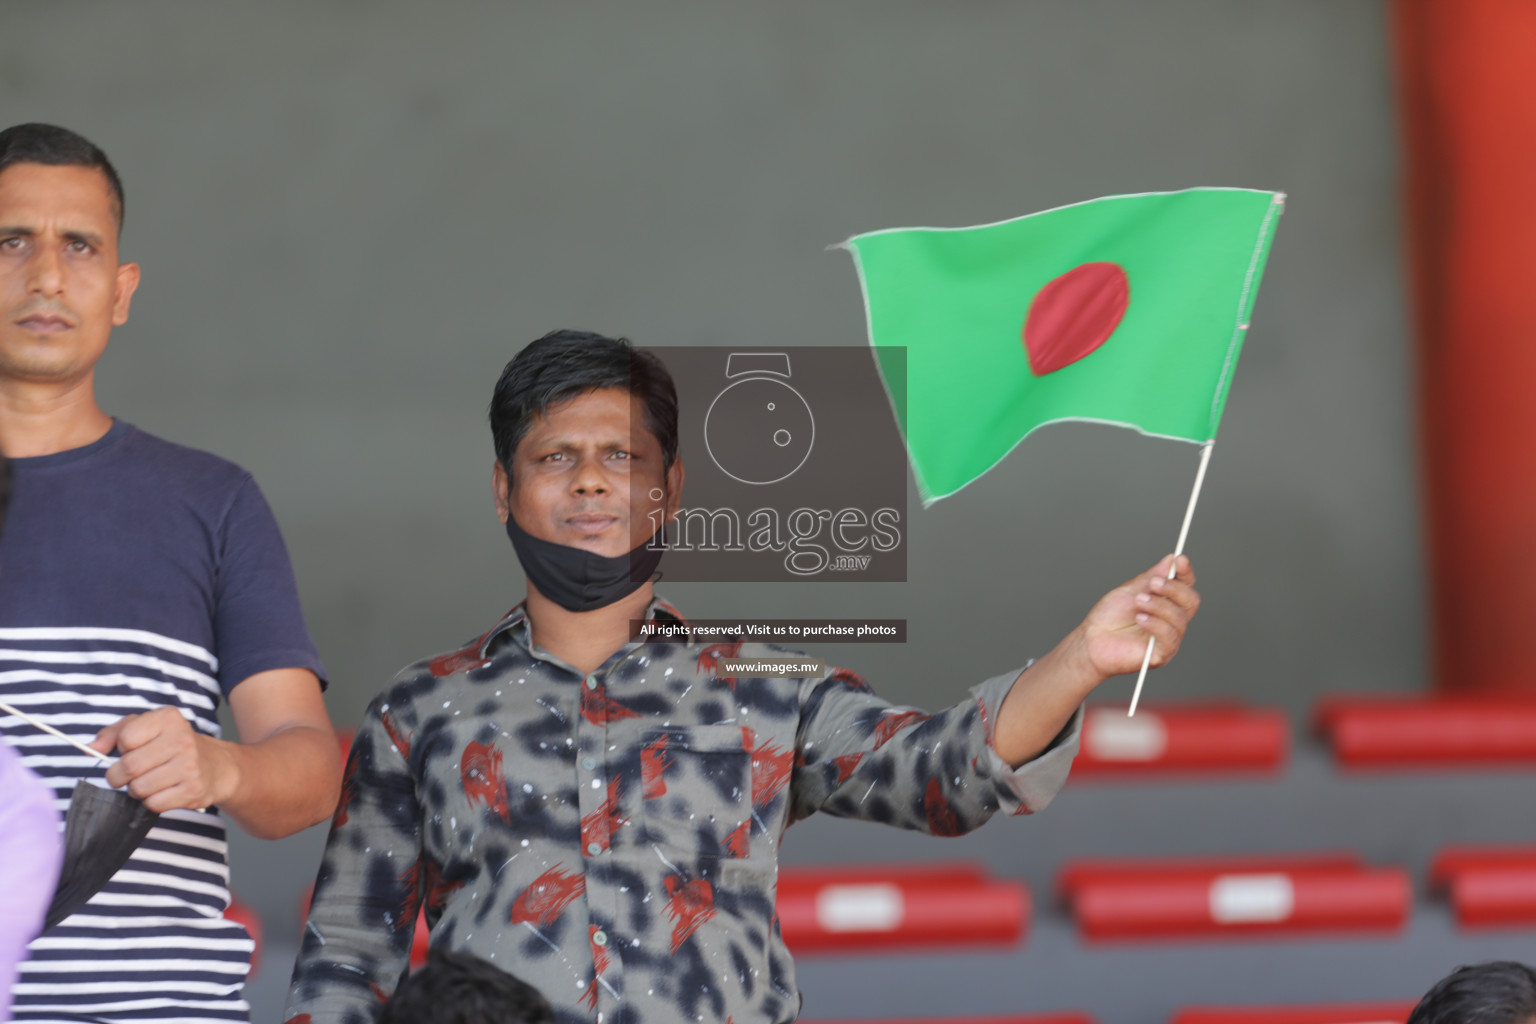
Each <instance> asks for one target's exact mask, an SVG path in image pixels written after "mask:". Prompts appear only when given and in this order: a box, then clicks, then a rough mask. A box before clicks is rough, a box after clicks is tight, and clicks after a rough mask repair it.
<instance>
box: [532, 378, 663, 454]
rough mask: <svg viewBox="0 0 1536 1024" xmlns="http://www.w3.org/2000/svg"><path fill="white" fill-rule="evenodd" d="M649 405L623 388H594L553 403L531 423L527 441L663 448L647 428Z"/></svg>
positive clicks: (534, 417) (537, 414)
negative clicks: (637, 445)
mask: <svg viewBox="0 0 1536 1024" xmlns="http://www.w3.org/2000/svg"><path fill="white" fill-rule="evenodd" d="M644 416H645V405H644V402H641V399H639V398H636V396H634V395H631V393H630V391H628V390H625V388H619V387H604V388H594V390H591V391H582V393H581V395H571V396H570V398H562V399H561V401H558V402H551V404H550V405H548V408H545V410H544V413H542V415H541V413H535V416H533V419H530V421H528V433H527V434H525V438H527V439H538V441H539V442H541V444H544V442H559V441H562V439H568V441H578V439H579V441H596V442H604V441H608V442H614V444H653V445H659V444H660V442H657V441H656V436H654V434H651V431H650V430H648V428H647V427H645V419H644Z"/></svg>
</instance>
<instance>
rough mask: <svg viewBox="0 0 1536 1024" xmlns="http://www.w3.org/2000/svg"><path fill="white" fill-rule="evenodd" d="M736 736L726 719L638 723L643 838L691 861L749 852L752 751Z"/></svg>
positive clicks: (740, 735) (737, 731) (740, 734)
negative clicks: (687, 723) (640, 726)
mask: <svg viewBox="0 0 1536 1024" xmlns="http://www.w3.org/2000/svg"><path fill="white" fill-rule="evenodd" d="M744 739H745V737H744V735H743V732H742V729H741V728H740V727H739V726H734V725H692V726H649V727H647V728H645V729H644V730H643V731H642V733H641V735H640V737H639V761H640V765H639V768H640V771H639V774H640V790H641V800H640V825H641V829H642V835H641V838H642V840H643V841H644V842H646V843H652V844H654V845H656V846H657V847H658V848H660V849H661V850H662V851H664V852H666V851H671V852H672V853H675V854H677V855H679V856H681V857H684V858H686V859H687V860H689V861H691V862H695V863H699V862H710V861H715V860H719V859H722V858H724V859H740V858H745V857H746V856H747V855H748V854H749V853H750V850H751V847H750V837H751V832H752V755H751V753H750V751H749V750H748V749H747V747H746V746H745V743H744ZM677 866H678V867H679V868H681V867H684V865H682V864H678V865H677Z"/></svg>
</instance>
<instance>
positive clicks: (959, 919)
mask: <svg viewBox="0 0 1536 1024" xmlns="http://www.w3.org/2000/svg"><path fill="white" fill-rule="evenodd" d="M1029 913H1030V899H1029V890H1028V888H1027V887H1026V886H1025V885H1024V883H1022V882H1017V881H1010V880H999V879H993V878H990V877H988V875H987V873H986V871H985V870H984V869H983V868H981V867H979V866H977V865H973V864H938V865H932V866H907V867H889V866H884V865H863V866H858V867H838V868H782V869H780V872H779V889H778V917H779V927H780V930H781V931H782V933H783V936H784V941H785V942H786V943H787V944H788V945H789V947H790V949H792V950H793V951H794V952H795V953H797V954H803V953H827V952H849V953H854V952H863V951H867V950H872V949H893V948H908V949H923V948H935V947H950V946H996V945H1003V946H1011V945H1015V944H1017V943H1018V942H1020V941H1022V939H1023V937H1024V932H1025V928H1026V925H1027V923H1028V920H1029Z"/></svg>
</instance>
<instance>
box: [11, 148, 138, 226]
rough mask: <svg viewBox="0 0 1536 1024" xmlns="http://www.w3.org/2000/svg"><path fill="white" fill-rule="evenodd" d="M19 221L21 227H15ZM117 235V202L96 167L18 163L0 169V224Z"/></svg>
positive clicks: (103, 176) (102, 173) (106, 181)
mask: <svg viewBox="0 0 1536 1024" xmlns="http://www.w3.org/2000/svg"><path fill="white" fill-rule="evenodd" d="M18 218H21V219H22V220H23V221H24V222H28V223H23V224H18V223H17V219H18ZM34 221H35V222H37V226H39V227H40V226H43V225H44V224H45V223H49V222H55V221H57V226H58V227H59V228H61V229H66V230H67V229H70V228H79V229H85V230H94V231H97V232H98V233H99V232H102V231H106V230H107V229H109V228H110V230H111V233H112V235H113V236H115V235H116V233H117V201H116V199H115V197H114V196H113V194H112V185H111V183H110V182H109V181H108V180H107V176H106V173H105V172H103V171H102V170H100V169H99V168H96V167H77V166H75V165H72V164H71V165H65V166H59V167H56V166H53V165H51V164H33V163H19V164H12V165H11V166H9V167H7V168H5V169H4V170H0V222H3V223H4V224H6V225H7V226H32V225H31V223H30V222H34Z"/></svg>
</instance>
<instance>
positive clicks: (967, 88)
mask: <svg viewBox="0 0 1536 1024" xmlns="http://www.w3.org/2000/svg"><path fill="white" fill-rule="evenodd" d="M33 119H36V120H47V121H56V122H59V123H63V124H66V125H69V126H72V127H74V128H76V129H78V130H80V131H82V132H84V133H86V134H87V135H89V136H90V137H92V138H93V139H94V140H96V141H97V142H99V143H100V144H101V145H103V146H104V147H105V148H106V149H107V150H108V152H109V153H110V154H111V155H112V157H113V159H114V160H115V161H116V162H117V165H118V167H119V169H120V171H121V172H122V174H123V176H124V178H125V181H126V184H127V189H128V228H127V230H128V234H127V237H126V253H127V255H128V256H129V257H130V258H133V259H136V260H138V261H140V262H141V263H142V264H143V267H144V284H143V286H142V288H141V290H140V293H139V298H138V300H137V301H136V304H135V308H134V314H133V318H132V321H131V322H130V323H129V324H128V325H127V326H126V327H124V328H122V329H120V330H119V331H118V332H117V334H116V335H115V336H114V339H113V342H112V345H111V348H110V349H109V352H108V355H107V357H106V359H105V360H104V362H103V364H102V366H101V368H100V393H101V396H102V399H103V401H104V404H105V405H106V407H107V408H108V409H109V411H111V412H113V413H116V414H119V415H121V416H124V417H125V418H128V419H130V420H132V421H134V422H136V423H138V424H139V425H141V426H143V427H145V428H147V429H150V430H152V431H155V432H158V433H161V434H163V435H165V436H168V437H171V438H173V439H176V440H179V441H182V442H185V443H189V444H193V445H197V446H201V447H206V448H209V449H212V450H214V451H216V452H219V453H221V454H223V455H226V456H228V457H230V458H233V459H235V460H236V461H238V462H240V463H242V464H244V465H245V466H247V467H248V468H250V469H251V470H252V471H253V472H254V473H255V474H256V476H257V478H258V480H259V481H260V482H261V484H262V486H263V487H264V489H265V491H266V494H267V496H268V498H269V500H270V501H271V502H272V504H273V506H274V507H275V509H276V511H277V514H278V517H279V519H280V520H281V522H282V525H283V527H284V530H285V532H286V535H287V538H288V542H289V545H290V547H291V549H292V553H293V557H294V561H295V564H296V566H297V571H298V575H299V579H300V584H301V586H302V589H303V595H304V601H305V605H306V608H307V611H308V613H309V617H310V623H311V626H312V629H313V631H314V634H315V636H316V639H317V640H318V642H319V644H320V646H321V649H322V652H323V654H324V655H325V657H326V660H327V662H328V664H329V666H330V670H331V675H332V679H333V685H332V688H331V691H330V696H329V700H330V706H331V710H332V714H333V716H334V718H335V719H336V720H337V722H338V723H339V724H351V723H353V722H355V721H356V719H357V717H358V715H359V714H360V712H361V709H362V707H363V705H364V704H365V703H366V701H367V700H368V699H369V697H370V696H371V695H372V694H373V693H374V692H376V691H377V690H378V689H379V688H380V687H381V686H382V685H384V684H385V683H386V682H387V681H388V679H389V678H390V676H391V675H392V674H393V672H394V671H395V670H396V669H397V668H398V667H399V666H400V665H401V664H403V663H405V662H407V661H410V660H412V659H414V658H416V657H419V656H421V655H423V654H425V653H428V652H432V651H437V650H442V649H444V648H447V647H450V646H452V645H455V644H456V643H458V642H459V641H460V640H462V639H464V638H466V637H469V636H472V635H475V634H476V633H478V632H479V631H481V630H482V629H483V628H484V627H485V626H486V625H487V624H489V623H490V622H492V621H494V620H495V619H496V618H497V617H498V616H499V615H500V614H501V612H502V611H504V610H505V609H506V608H507V607H509V606H510V605H511V604H512V603H514V602H515V601H516V600H517V599H518V598H519V596H520V592H521V589H522V579H521V575H520V573H519V571H518V569H517V566H516V563H515V561H514V559H513V557H512V554H511V551H510V548H509V546H508V544H507V543H506V540H505V538H504V536H503V534H502V533H501V529H500V526H499V524H498V523H497V522H496V520H495V518H494V515H493V513H492V509H491V504H490V497H489V482H488V478H489V473H490V463H491V450H490V445H489V439H488V436H487V431H486V429H485V427H484V423H483V408H484V405H485V402H486V400H487V398H488V397H489V391H490V387H491V384H492V383H493V381H494V377H495V374H496V372H497V371H498V370H499V368H500V367H501V365H502V364H503V363H504V362H505V361H506V360H507V359H508V358H509V357H510V356H511V354H512V353H513V352H515V351H516V349H517V348H518V347H519V346H520V345H521V344H523V343H524V342H526V341H527V340H529V339H531V338H533V337H536V336H538V335H540V334H542V333H544V332H545V331H547V330H549V329H551V328H554V327H557V326H564V325H570V326H583V327H589V328H593V329H598V330H604V331H608V332H613V333H623V334H626V335H628V336H630V337H632V338H634V339H635V340H636V341H637V342H639V343H642V344H643V343H646V342H650V343H654V344H695V343H698V344H733V345H735V344H740V345H749V344H750V345H761V344H769V343H772V344H776V345H777V344H786V343H789V344H794V343H800V344H830V343H841V344H858V343H859V342H861V340H862V339H863V337H864V325H863V318H862V308H861V303H860V299H859V294H858V288H857V284H856V281H855V277H854V273H853V270H852V268H851V266H850V264H849V260H848V257H847V256H846V255H845V254H843V253H829V252H826V251H824V247H825V246H827V245H829V244H831V243H834V242H837V241H840V240H842V239H843V238H845V237H847V236H849V235H851V234H854V233H856V232H859V231H863V230H869V229H873V228H880V227H889V226H895V225H903V224H935V225H963V224H970V223H981V222H987V221H993V220H997V219H1000V218H1003V217H1007V216H1011V215H1016V214H1020V213H1025V212H1029V211H1032V210H1037V209H1043V208H1046V207H1050V206H1055V205H1059V204H1062V203H1068V202H1073V201H1077V200H1081V199H1086V198H1091V197H1094V196H1099V195H1105V194H1111V193H1119V192H1134V191H1148V190H1156V189H1173V188H1182V187H1186V186H1190V185H1197V184H1219V185H1241V186H1251V187H1258V188H1274V189H1281V190H1284V191H1286V192H1288V193H1289V195H1290V201H1289V203H1288V206H1287V211H1286V215H1285V217H1284V219H1283V221H1282V223H1281V225H1280V228H1279V233H1278V237H1277V241H1276V244H1275V246H1274V250H1273V254H1272V257H1271V261H1270V266H1269V272H1268V274H1267V276H1266V278H1265V286H1264V292H1263V294H1262V295H1261V296H1260V298H1259V301H1258V306H1257V309H1256V314H1255V319H1254V329H1253V331H1252V333H1251V336H1250V338H1249V339H1248V345H1247V350H1246V354H1245V356H1244V359H1243V363H1242V366H1241V367H1240V369H1239V371H1238V374H1237V378H1236V383H1235V386H1234V389H1233V392H1232V396H1231V401H1230V404H1229V405H1228V408H1227V413H1226V418H1225V421H1224V424H1223V430H1222V433H1221V441H1220V444H1219V445H1218V446H1217V450H1216V453H1215V458H1214V460H1213V462H1212V466H1211V472H1210V476H1209V478H1208V480H1207V485H1206V491H1205V497H1204V499H1203V501H1202V504H1201V507H1200V511H1199V514H1198V515H1197V516H1196V519H1195V523H1194V529H1193V533H1192V535H1191V540H1190V545H1189V550H1190V552H1191V554H1192V555H1193V556H1194V558H1195V560H1196V564H1197V567H1198V571H1199V575H1200V582H1201V589H1202V591H1203V593H1204V594H1205V597H1206V602H1207V603H1206V608H1205V610H1204V611H1203V612H1202V613H1201V615H1200V618H1199V620H1198V622H1197V624H1196V627H1195V629H1194V630H1193V631H1192V633H1191V634H1190V637H1189V640H1188V642H1187V645H1186V649H1185V651H1184V653H1183V654H1182V655H1181V657H1180V659H1179V661H1178V662H1177V663H1176V664H1175V665H1174V666H1173V667H1170V668H1168V669H1166V670H1164V671H1162V672H1160V673H1157V674H1155V675H1154V677H1153V681H1152V682H1151V684H1150V686H1151V688H1152V689H1151V693H1152V695H1153V696H1154V697H1186V696H1204V695H1237V696H1241V697H1245V698H1248V699H1251V700H1255V701H1263V702H1267V703H1274V704H1280V705H1283V706H1285V707H1287V708H1289V709H1291V710H1293V711H1295V712H1300V711H1301V710H1302V709H1304V708H1305V707H1307V706H1308V705H1309V704H1310V703H1311V701H1312V699H1313V698H1314V697H1315V696H1316V695H1318V694H1320V693H1322V692H1325V691H1331V690H1339V689H1376V690H1380V689H1411V688H1417V687H1421V686H1423V685H1425V684H1426V682H1427V680H1426V659H1425V639H1424V633H1423V627H1424V622H1425V615H1424V593H1423V588H1424V582H1423V570H1422V567H1421V552H1420V525H1419V512H1418V501H1417V493H1416V489H1415V488H1416V478H1415V463H1414V455H1413V448H1412V421H1411V411H1410V407H1409V394H1408V389H1409V384H1410V368H1409V362H1408V344H1407V329H1406V323H1405V312H1404V301H1403V285H1402V273H1401V267H1400V263H1401V242H1402V239H1401V228H1400V226H1399V219H1398V168H1397V155H1396V139H1395V133H1394V120H1393V107H1392V91H1391V81H1390V74H1389V67H1388V44H1387V38H1386V25H1385V12H1384V9H1383V5H1382V4H1381V3H1379V2H1375V0H1351V2H1347V3H1346V2H1340V0H1268V2H1261V0H1243V2H1232V0H1161V2H1158V3H1146V2H1144V0H1072V2H1068V0H1060V2H1016V3H1000V2H973V3H966V4H946V3H937V2H934V3H926V4H925V3H915V2H904V3H897V2H882V3H873V2H871V3H776V4H767V3H763V4H756V5H745V4H738V5H719V4H706V3H695V4H689V3H654V4H647V5H624V4H617V3H612V4H601V3H599V4H581V5H555V4H537V5H535V4H531V3H530V4H495V3H455V4H445V5H432V6H428V5H419V4H408V3H332V4H328V5H318V4H310V3H296V2H288V3H276V2H272V3H266V4H262V5H245V6H239V7H236V6H234V5H200V4H192V3H167V2H148V3H138V4H132V5H118V4H108V3H104V2H101V3H73V4H56V3H43V2H17V0H12V2H10V3H7V4H6V5H5V6H4V8H3V9H0V122H5V123H13V122H16V121H21V120H33ZM1194 467H1195V455H1194V450H1193V449H1192V448H1189V447H1187V446H1182V445H1177V444H1173V443H1170V442H1159V441H1152V440H1148V439H1145V438H1141V437H1139V436H1137V435H1134V434H1132V433H1130V432H1128V431H1116V430H1113V429H1108V428H1099V427H1090V426H1082V425H1067V426H1061V427H1053V428H1051V429H1049V430H1047V431H1044V432H1042V433H1041V434H1040V435H1037V436H1036V437H1035V438H1033V439H1031V440H1030V442H1029V443H1028V444H1027V445H1025V446H1023V447H1021V448H1020V449H1019V450H1018V451H1016V452H1015V453H1014V454H1013V455H1012V456H1010V457H1009V458H1008V459H1007V460H1006V461H1005V462H1004V463H1003V464H1002V465H1001V466H1000V467H999V468H998V469H997V470H995V471H994V472H993V473H992V474H990V475H989V476H988V477H986V478H985V479H984V480H983V481H982V482H980V483H978V484H976V485H974V486H972V487H971V488H968V489H967V490H966V491H965V492H964V493H963V494H961V495H959V496H957V497H955V498H952V499H949V500H947V501H944V502H941V503H939V504H938V505H936V506H934V507H933V508H931V509H929V510H927V511H924V510H922V509H921V508H920V507H919V506H918V503H917V501H916V497H915V492H914V493H913V495H912V500H911V501H910V510H911V515H912V518H913V522H912V528H911V534H910V538H911V539H910V544H911V556H910V581H909V582H908V583H906V584H878V585H875V584H871V585H865V586H859V585H839V586H832V585H826V584H818V585H805V586H793V585H773V586H752V587H743V586H735V587H733V586H726V585H703V584H695V585H677V586H674V587H669V588H667V593H668V595H669V596H670V597H672V598H673V599H674V600H675V601H677V602H678V603H679V604H680V605H681V606H682V607H683V609H684V610H687V609H688V608H690V607H695V608H708V609H709V610H710V612H711V614H720V615H725V614H740V615H743V616H765V617H766V616H791V615H834V614H835V615H870V616H877V615H878V616H894V617H905V618H907V619H909V620H910V623H911V628H910V637H911V640H910V642H909V643H908V644H907V645H906V646H905V647H879V646H869V645H861V646H858V647H848V648H839V647H835V646H832V645H828V646H827V647H825V648H824V649H823V650H824V653H825V654H826V656H827V657H828V658H829V659H831V660H837V661H841V662H843V663H845V664H849V665H851V666H853V667H856V668H859V669H861V670H864V671H865V674H866V675H868V676H869V677H871V679H872V680H874V682H875V683H876V686H877V688H879V689H881V690H882V691H883V692H885V693H887V694H888V695H890V696H892V697H894V698H897V699H900V700H905V701H912V702H917V703H921V704H930V705H931V704H940V703H944V702H947V701H949V700H951V699H953V698H954V697H956V696H957V695H958V694H959V693H960V692H961V691H962V690H963V689H964V688H965V687H966V686H967V685H969V684H970V683H971V682H973V681H975V680H977V679H980V678H983V677H985V676H988V675H992V674H995V673H997V672H999V671H1002V670H1004V669H1005V668H1007V667H1009V666H1011V665H1015V664H1018V663H1020V662H1021V661H1022V660H1023V659H1024V658H1026V657H1027V656H1029V655H1031V654H1035V653H1040V652H1042V651H1043V650H1045V649H1047V648H1048V647H1049V646H1050V645H1051V644H1052V643H1053V642H1054V641H1055V639H1056V638H1057V637H1058V636H1059V635H1060V634H1062V633H1064V632H1065V631H1066V630H1067V629H1069V628H1070V627H1071V626H1072V625H1073V624H1074V623H1075V622H1076V621H1077V619H1078V618H1079V617H1080V616H1081V614H1082V613H1083V612H1084V611H1085V610H1086V609H1087V607H1088V606H1089V605H1090V604H1091V603H1092V601H1093V600H1094V599H1095V598H1096V597H1097V596H1098V595H1099V594H1100V593H1101V592H1103V591H1104V590H1106V589H1107V588H1108V587H1110V586H1111V585H1113V584H1115V583H1117V582H1119V581H1120V580H1121V579H1123V578H1125V577H1127V576H1129V575H1131V574H1132V573H1134V572H1136V571H1139V570H1140V569H1141V568H1143V567H1144V566H1145V565H1146V564H1150V562H1151V561H1152V560H1153V559H1154V558H1156V557H1157V556H1158V555H1159V554H1161V553H1163V552H1165V551H1166V550H1168V549H1169V548H1171V546H1172V544H1173V541H1174V539H1175V535H1176V533H1177V529H1178V525H1179V517H1180V515H1181V514H1182V511H1183V507H1184V502H1185V500H1186V496H1187V494H1188V490H1189V485H1190V483H1191V481H1192V478H1193V474H1194ZM1106 692H1107V693H1108V695H1110V696H1113V697H1118V698H1120V699H1124V698H1125V697H1127V696H1128V693H1129V683H1128V682H1126V681H1120V682H1115V683H1111V684H1109V686H1108V687H1106ZM306 844H308V845H306ZM264 849H265V850H266V851H268V852H264V853H262V854H261V855H260V859H261V860H262V862H263V866H262V867H260V868H252V869H251V870H252V871H253V872H254V873H253V874H252V875H251V876H250V877H252V878H253V879H255V880H257V881H258V882H260V883H261V884H256V885H253V886H252V887H253V888H257V889H259V890H261V891H260V892H257V893H250V894H249V895H248V896H247V899H250V900H251V901H253V902H258V903H259V904H261V905H262V906H263V909H264V910H266V911H267V912H268V913H269V917H270V916H271V915H276V914H288V913H291V903H292V895H293V893H296V892H297V890H298V888H299V887H300V884H301V881H302V880H303V879H304V878H306V877H307V876H309V874H310V872H311V871H312V867H313V861H312V860H311V859H308V858H311V857H312V856H313V852H312V850H313V840H312V839H303V840H296V841H293V842H291V843H289V844H287V845H283V846H278V847H275V848H272V847H266V848H264ZM284 851H286V852H284ZM236 870H237V874H238V872H240V871H241V870H243V869H242V867H241V865H240V864H238V863H237V865H236ZM268 882H270V884H267V883H268ZM239 886H240V882H239V878H238V877H237V887H239ZM277 924H278V925H279V926H280V928H287V927H289V925H288V923H287V922H286V921H279V922H277Z"/></svg>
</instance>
